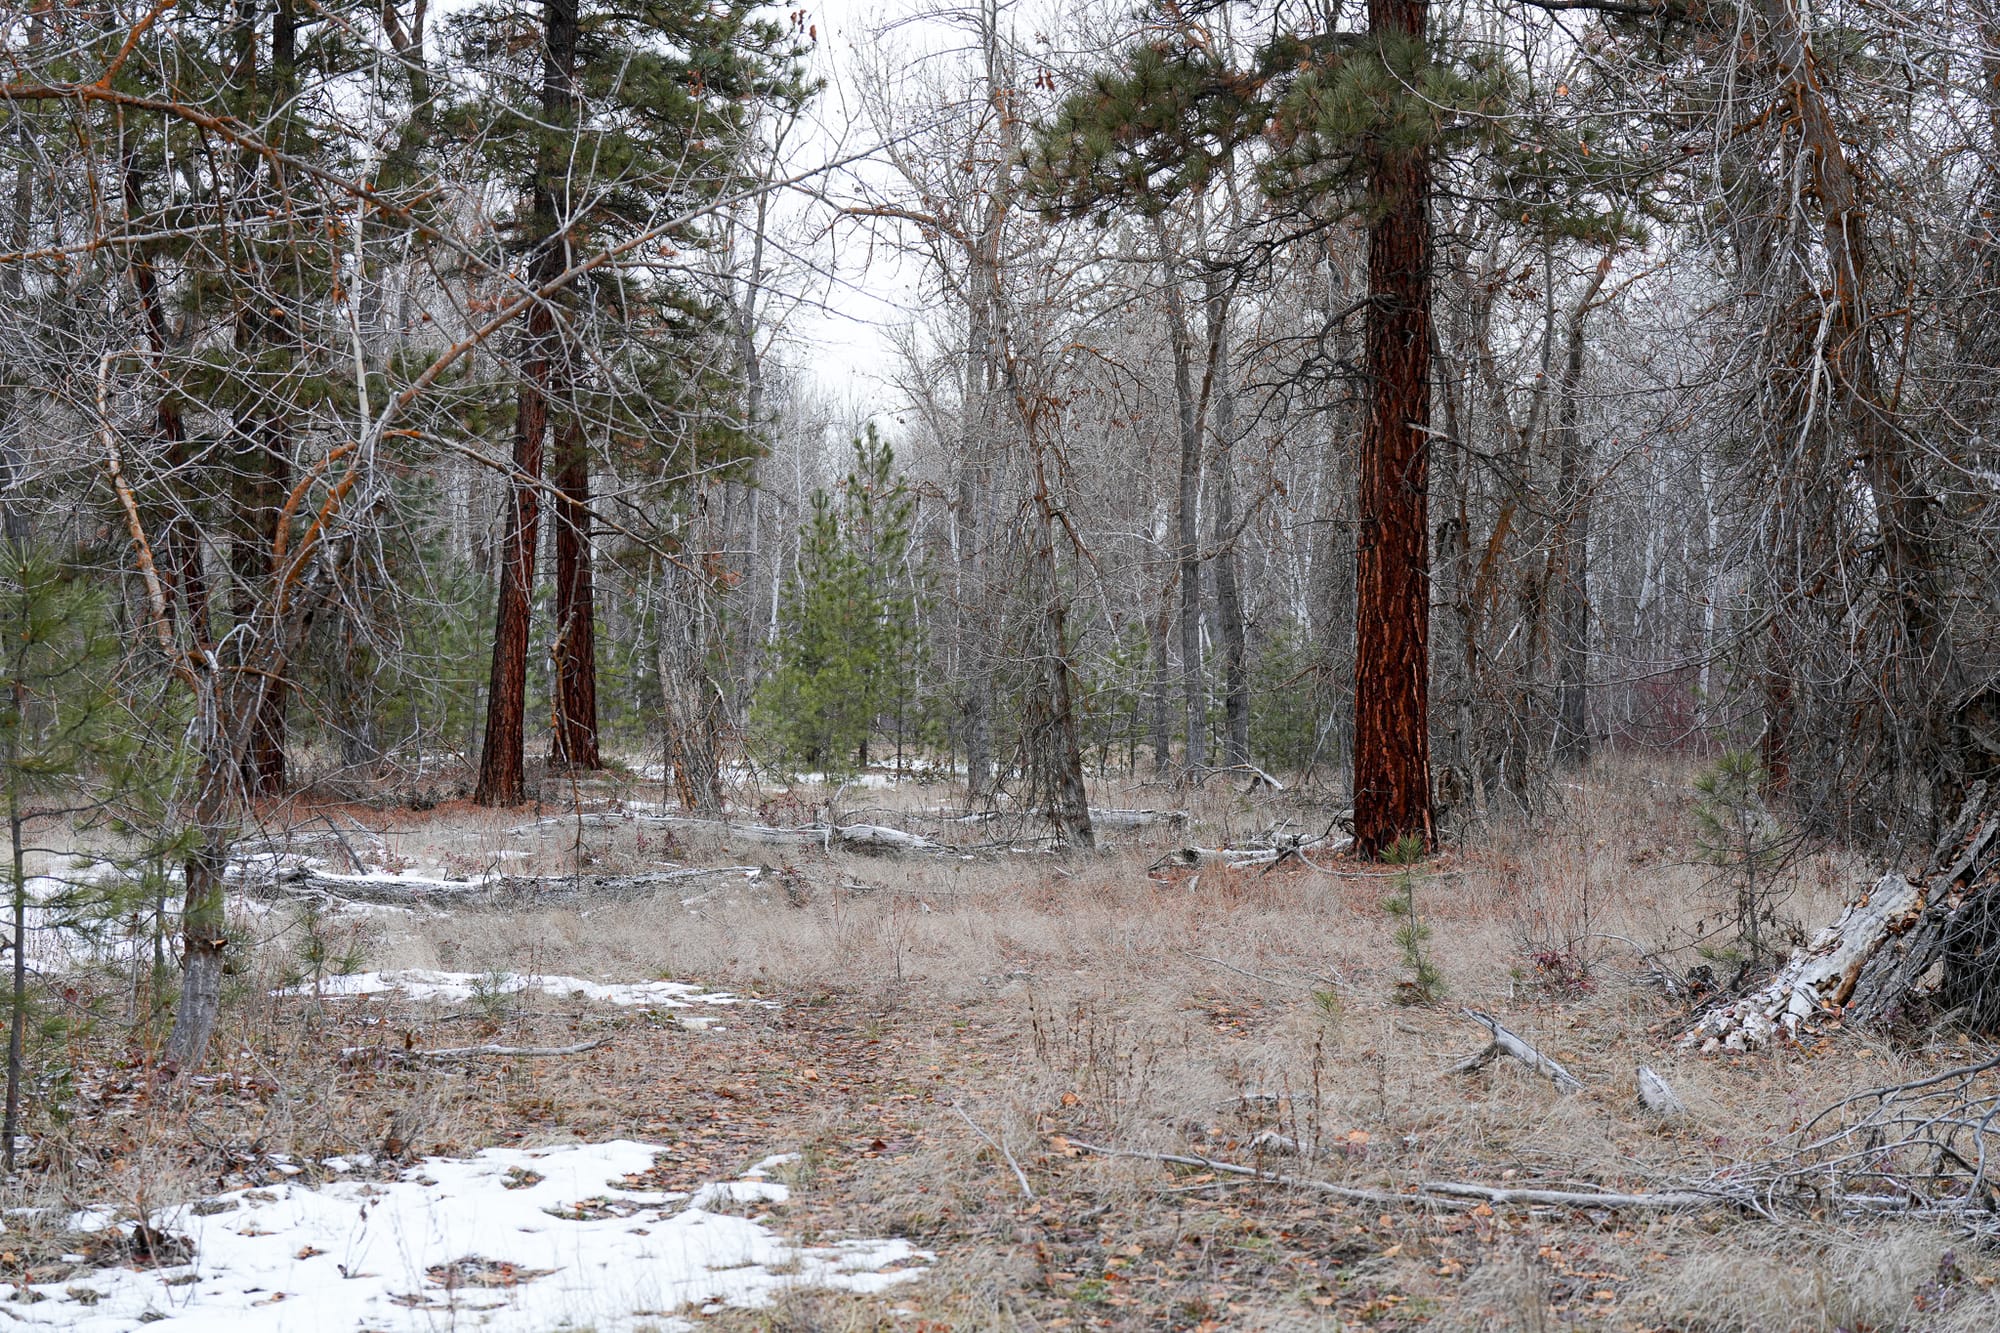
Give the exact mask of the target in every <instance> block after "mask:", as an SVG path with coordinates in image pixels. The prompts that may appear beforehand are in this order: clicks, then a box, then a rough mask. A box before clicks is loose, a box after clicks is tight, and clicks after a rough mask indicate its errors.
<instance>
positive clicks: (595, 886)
mask: <svg viewBox="0 0 2000 1333" xmlns="http://www.w3.org/2000/svg"><path fill="white" fill-rule="evenodd" d="M763 873H764V867H762V866H699V867H694V868H691V869H685V870H664V871H657V872H654V873H651V874H643V875H493V876H489V877H487V878H484V879H466V880H458V879H412V878H393V879H392V878H388V877H386V876H370V875H333V874H326V873H323V872H316V871H297V870H294V871H289V872H280V873H279V874H277V875H275V876H273V877H272V878H270V879H268V880H265V881H263V882H262V883H254V882H253V883H250V884H246V885H245V887H246V888H247V889H250V890H251V891H253V892H254V891H257V890H259V889H262V890H264V891H266V892H272V893H279V894H284V895H288V896H295V897H310V896H313V895H315V894H317V895H323V896H325V897H327V898H331V899H334V900H336V901H339V902H356V903H376V904H381V905H386V906H395V907H422V906H441V905H459V904H465V903H491V902H547V901H561V900H566V899H571V898H589V897H602V898H640V897H644V896H646V895H647V894H650V893H656V892H658V891H659V890H661V889H666V888H671V887H674V886H676V885H681V886H685V885H686V884H688V883H689V882H690V881H693V880H698V879H704V878H706V877H708V876H710V875H741V876H742V877H743V878H745V879H756V878H757V877H758V876H760V875H762V874H763Z"/></svg>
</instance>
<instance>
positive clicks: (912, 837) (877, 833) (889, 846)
mask: <svg viewBox="0 0 2000 1333" xmlns="http://www.w3.org/2000/svg"><path fill="white" fill-rule="evenodd" d="M831 832H832V835H833V840H834V841H835V842H838V843H839V844H840V845H841V846H843V847H854V848H858V849H860V850H862V851H870V852H942V851H945V850H947V848H945V847H944V846H943V845H942V844H939V843H936V842H932V841H931V840H930V839H929V838H925V837H921V836H919V835H918V834H915V833H905V832H903V830H901V829H898V828H890V827H889V826H888V825H886V824H843V825H841V826H839V827H837V828H834V829H832V830H831Z"/></svg>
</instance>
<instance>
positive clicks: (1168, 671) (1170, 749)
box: [1146, 584, 1174, 777]
mask: <svg viewBox="0 0 2000 1333" xmlns="http://www.w3.org/2000/svg"><path fill="white" fill-rule="evenodd" d="M1172 592H1173V585H1172V584H1169V585H1168V586H1167V588H1166V589H1165V590H1164V591H1163V592H1161V594H1160V613H1159V614H1158V615H1156V616H1154V617H1152V618H1151V619H1150V620H1148V621H1147V622H1146V633H1147V640H1148V644H1149V646H1150V648H1151V650H1152V660H1153V670H1152V678H1151V687H1150V688H1149V689H1148V690H1147V691H1146V717H1147V722H1148V727H1147V730H1148V732H1149V733H1150V735H1151V739H1152V746H1153V775H1154V776H1155V777H1164V776H1165V775H1166V772H1167V770H1168V769H1169V768H1170V767H1172V766H1173V761H1174V740H1173V730H1172V728H1170V727H1169V726H1168V725H1167V715H1168V713H1169V712H1170V711H1171V705H1172V697H1171V696H1172V694H1173V689H1174V682H1173V662H1172V660H1171V653H1170V652H1169V650H1168V648H1167V627H1168V625H1169V624H1171V623H1172V621H1173V618H1174V608H1173V602H1172Z"/></svg>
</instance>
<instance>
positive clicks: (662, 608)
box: [654, 549, 722, 815]
mask: <svg viewBox="0 0 2000 1333" xmlns="http://www.w3.org/2000/svg"><path fill="white" fill-rule="evenodd" d="M681 555H682V559H683V560H685V559H688V558H690V557H691V556H693V553H692V552H689V551H687V550H685V549H683V551H682V552H681ZM695 558H698V557H695ZM707 595H708V594H707V579H706V578H704V577H702V576H701V575H699V574H697V573H695V572H693V571H691V570H689V569H687V568H685V567H684V566H683V565H682V564H680V563H675V564H671V565H669V566H668V567H667V570H666V574H665V576H664V577H663V578H662V579H661V581H660V600H659V604H658V605H657V606H656V607H655V612H656V614H655V616H654V621H655V623H656V624H657V625H658V626H659V634H660V644H659V675H660V705H661V710H662V717H661V724H662V725H661V730H662V735H663V736H664V738H665V746H666V774H667V783H668V785H669V786H671V787H672V788H673V790H674V793H675V795H676V797H677V798H678V799H679V801H680V803H681V808H682V809H684V810H692V811H695V812H696V813H698V814H704V815H713V814H719V813H720V812H721V810H722V743H721V732H720V729H719V728H718V726H717V717H718V714H719V713H720V711H721V707H722V691H721V690H720V689H719V688H717V686H716V684H715V681H714V679H713V678H712V677H711V676H710V674H709V670H708V663H707V660H706V659H707V654H706V652H705V650H704V644H705V642H706V639H707V635H706V632H705V630H704V625H705V624H706V622H707V619H708V614H709V613H708V608H707Z"/></svg>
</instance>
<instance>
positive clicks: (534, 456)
mask: <svg viewBox="0 0 2000 1333" xmlns="http://www.w3.org/2000/svg"><path fill="white" fill-rule="evenodd" d="M576 19H577V15H576V0H544V4H543V6H542V21H543V25H544V32H543V37H544V42H545V46H544V48H543V52H542V112H543V115H544V116H545V117H546V118H547V120H548V122H549V124H551V125H563V124H567V123H568V122H569V121H570V120H571V119H572V118H573V116H574V113H575V109H576V87H575V78H576V37H577V29H576ZM559 153H560V148H559V147H545V148H544V149H543V151H542V152H541V153H540V154H539V155H538V158H537V161H536V166H535V186H534V190H533V192H532V198H531V200H530V210H531V217H530V224H531V227H532V231H531V234H532V235H533V236H535V237H536V238H537V247H536V251H535V254H534V258H533V262H532V263H531V264H530V265H529V273H530V275H531V277H532V280H533V282H534V284H535V285H536V286H538V287H541V286H547V285H548V284H550V283H552V282H553V281H555V279H556V278H557V277H558V276H560V275H561V274H562V272H563V271H564V269H565V268H566V267H567V264H568V253H567V252H568V246H567V244H566V241H567V237H566V235H565V234H564V233H563V231H562V227H563V225H564V217H563V214H564V212H565V209H564V208H563V206H562V203H561V196H560V195H559V194H558V191H559V190H560V188H561V185H562V181H563V179H564V164H563V162H562V161H561V160H560V159H559V156H558V154H559ZM560 353H561V339H560V338H559V336H558V335H557V332H556V320H555V311H554V309H553V308H552V307H551V306H550V305H549V304H548V302H547V301H537V302H536V303H535V304H534V306H533V307H532V308H531V309H530V310H529V311H528V316H527V327H526V330H525V333H524V335H523V351H522V359H521V378H520V384H519V386H518V387H517V389H516V391H515V409H514V458H513V474H512V476H511V477H510V478H509V479H508V485H507V494H508V512H507V530H506V534H505V536H504V537H503V538H502V543H501V549H500V605H499V611H498V613H497V614H496V615H495V617H494V622H493V667H492V673H491V675H490V677H489V684H488V687H487V693H486V740H485V743H484V744H483V745H482V746H481V747H480V752H479V783H478V785H477V786H476V787H474V788H473V791H472V799H473V800H474V801H475V802H476V803H478V804H480V805H519V804H520V803H521V802H522V801H523V800H525V799H526V798H527V786H528V784H527V773H526V769H525V762H524V755H525V749H526V744H527V702H528V621H529V617H530V614H531V612H532V610H533V605H532V603H533V598H534V590H535V548H536V539H537V537H538V535H539V532H540V521H541V484H542V454H543V446H544V437H545V436H546V434H547V431H548V424H549V376H550V371H551V368H552V367H553V366H554V364H555V360H556V357H557V356H558V355H559V354H560Z"/></svg>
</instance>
